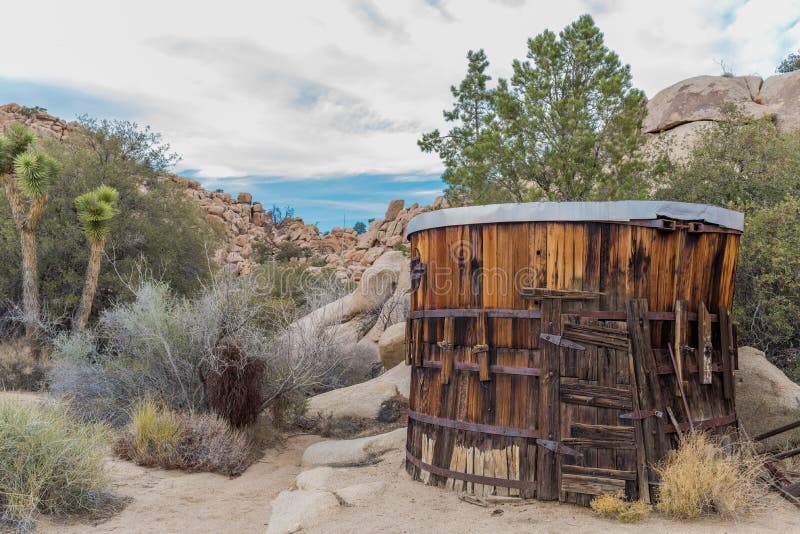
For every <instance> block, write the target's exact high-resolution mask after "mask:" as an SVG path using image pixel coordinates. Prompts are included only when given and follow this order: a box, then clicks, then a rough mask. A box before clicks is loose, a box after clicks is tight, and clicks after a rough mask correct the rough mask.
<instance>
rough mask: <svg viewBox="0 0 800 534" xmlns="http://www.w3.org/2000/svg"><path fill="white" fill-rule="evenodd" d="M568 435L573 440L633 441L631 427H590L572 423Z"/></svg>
mask: <svg viewBox="0 0 800 534" xmlns="http://www.w3.org/2000/svg"><path fill="white" fill-rule="evenodd" d="M570 435H571V436H572V437H573V438H585V439H593V440H600V441H609V442H611V441H626V442H630V443H632V442H633V439H634V432H633V427H632V426H616V425H590V424H585V423H572V425H571V428H570Z"/></svg>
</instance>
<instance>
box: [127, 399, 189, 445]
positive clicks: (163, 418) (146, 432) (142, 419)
mask: <svg viewBox="0 0 800 534" xmlns="http://www.w3.org/2000/svg"><path fill="white" fill-rule="evenodd" d="M131 427H132V429H133V446H134V449H135V451H136V453H137V454H139V455H154V456H156V457H161V456H164V455H168V454H170V453H171V452H172V451H173V450H174V449H175V448H176V447H177V445H178V443H179V442H180V440H181V438H182V437H183V435H184V432H185V431H186V427H185V424H184V422H183V420H182V419H181V418H180V417H179V416H178V415H177V414H176V413H174V412H173V411H171V410H165V409H163V408H162V407H161V406H159V405H158V404H157V403H156V402H154V401H152V400H145V401H142V402H141V403H140V404H139V406H138V407H137V408H136V410H135V411H134V412H133V416H132V418H131Z"/></svg>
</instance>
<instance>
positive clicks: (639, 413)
mask: <svg viewBox="0 0 800 534" xmlns="http://www.w3.org/2000/svg"><path fill="white" fill-rule="evenodd" d="M653 416H655V417H664V412H662V411H661V410H634V411H632V412H630V413H624V414H622V415H620V416H619V418H620V419H645V418H647V417H653Z"/></svg>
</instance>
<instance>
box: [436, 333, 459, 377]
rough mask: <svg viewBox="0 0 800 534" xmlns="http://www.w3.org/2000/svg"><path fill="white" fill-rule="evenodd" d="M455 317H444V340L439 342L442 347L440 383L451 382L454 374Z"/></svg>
mask: <svg viewBox="0 0 800 534" xmlns="http://www.w3.org/2000/svg"><path fill="white" fill-rule="evenodd" d="M455 322H456V321H455V317H445V319H444V340H443V341H442V342H441V343H439V346H440V347H441V348H442V370H441V372H440V373H439V383H440V384H449V383H450V376H451V375H452V374H453V359H454V358H453V348H454V347H453V345H454V340H455V331H456V330H455Z"/></svg>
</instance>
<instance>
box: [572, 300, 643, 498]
mask: <svg viewBox="0 0 800 534" xmlns="http://www.w3.org/2000/svg"><path fill="white" fill-rule="evenodd" d="M561 318H562V337H563V339H565V340H568V341H571V342H573V343H572V344H573V345H574V344H578V345H580V346H582V347H583V348H582V350H581V349H576V348H570V347H569V346H564V345H563V344H562V346H561V347H560V357H561V361H560V366H559V367H560V383H559V401H560V414H559V419H560V434H561V443H563V444H564V445H566V446H568V447H570V448H572V449H575V450H578V451H580V452H581V453H583V456H582V457H574V456H568V455H564V456H562V457H561V458H560V472H559V500H561V501H562V502H570V503H576V504H582V505H584V506H585V505H588V504H589V501H590V500H591V499H592V498H593V497H594V496H595V495H600V494H603V493H614V492H624V493H625V494H626V495H627V496H628V497H629V498H634V499H635V498H638V496H639V490H638V486H637V451H636V449H637V439H636V438H637V432H636V429H635V428H634V420H632V419H626V418H621V417H620V416H623V415H624V414H630V413H631V412H632V411H633V410H634V402H633V397H632V394H631V386H630V384H631V366H632V364H631V358H630V350H629V340H628V332H627V327H626V324H625V323H624V322H618V321H598V320H594V319H591V318H586V317H578V316H577V315H569V314H564V315H562V317H561Z"/></svg>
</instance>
